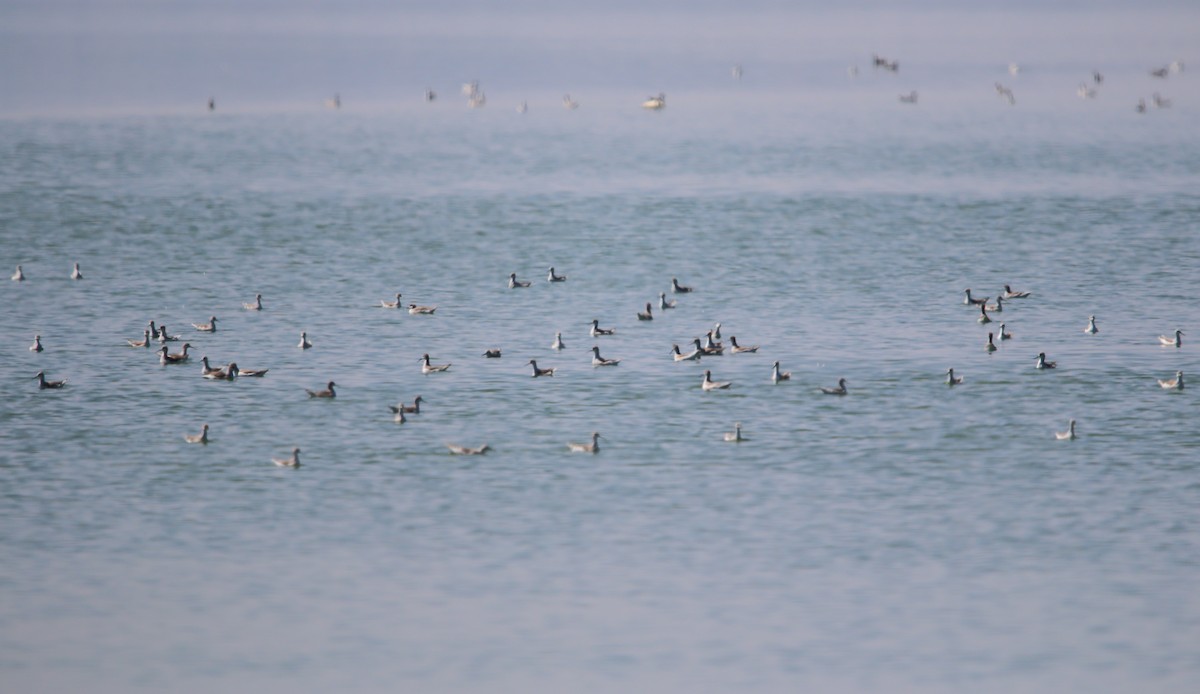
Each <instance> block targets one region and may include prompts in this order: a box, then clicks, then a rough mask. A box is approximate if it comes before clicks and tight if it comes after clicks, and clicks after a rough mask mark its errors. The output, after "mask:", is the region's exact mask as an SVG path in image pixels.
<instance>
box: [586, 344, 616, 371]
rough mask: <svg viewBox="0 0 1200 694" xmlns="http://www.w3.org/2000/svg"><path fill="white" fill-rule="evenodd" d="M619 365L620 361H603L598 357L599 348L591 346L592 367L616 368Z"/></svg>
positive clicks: (602, 358)
mask: <svg viewBox="0 0 1200 694" xmlns="http://www.w3.org/2000/svg"><path fill="white" fill-rule="evenodd" d="M620 363H621V360H620V359H605V358H604V357H602V356H600V347H599V346H597V345H592V366H616V365H617V364H620Z"/></svg>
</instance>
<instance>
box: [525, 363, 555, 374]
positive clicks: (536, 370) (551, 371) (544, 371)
mask: <svg viewBox="0 0 1200 694" xmlns="http://www.w3.org/2000/svg"><path fill="white" fill-rule="evenodd" d="M528 365H529V366H532V367H533V377H534V378H538V377H540V376H553V375H554V367H550V368H548V369H539V368H538V365H537V362H536V361H535V360H533V359H530V360H529V362H528Z"/></svg>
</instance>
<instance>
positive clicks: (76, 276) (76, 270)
mask: <svg viewBox="0 0 1200 694" xmlns="http://www.w3.org/2000/svg"><path fill="white" fill-rule="evenodd" d="M71 279H73V280H81V279H83V273H82V272H80V271H79V263H75V268H74V269H73V270H71Z"/></svg>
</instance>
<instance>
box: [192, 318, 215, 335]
mask: <svg viewBox="0 0 1200 694" xmlns="http://www.w3.org/2000/svg"><path fill="white" fill-rule="evenodd" d="M192 327H193V328H195V329H196V330H199V331H200V332H202V333H215V332H217V317H216V316H209V317H208V322H207V323H200V324H199V325H197V324H196V323H192Z"/></svg>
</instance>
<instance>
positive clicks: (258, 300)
mask: <svg viewBox="0 0 1200 694" xmlns="http://www.w3.org/2000/svg"><path fill="white" fill-rule="evenodd" d="M242 308H244V309H246V310H247V311H261V310H262V294H255V295H254V302H253V303H249V304H246V303H243V304H242Z"/></svg>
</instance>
